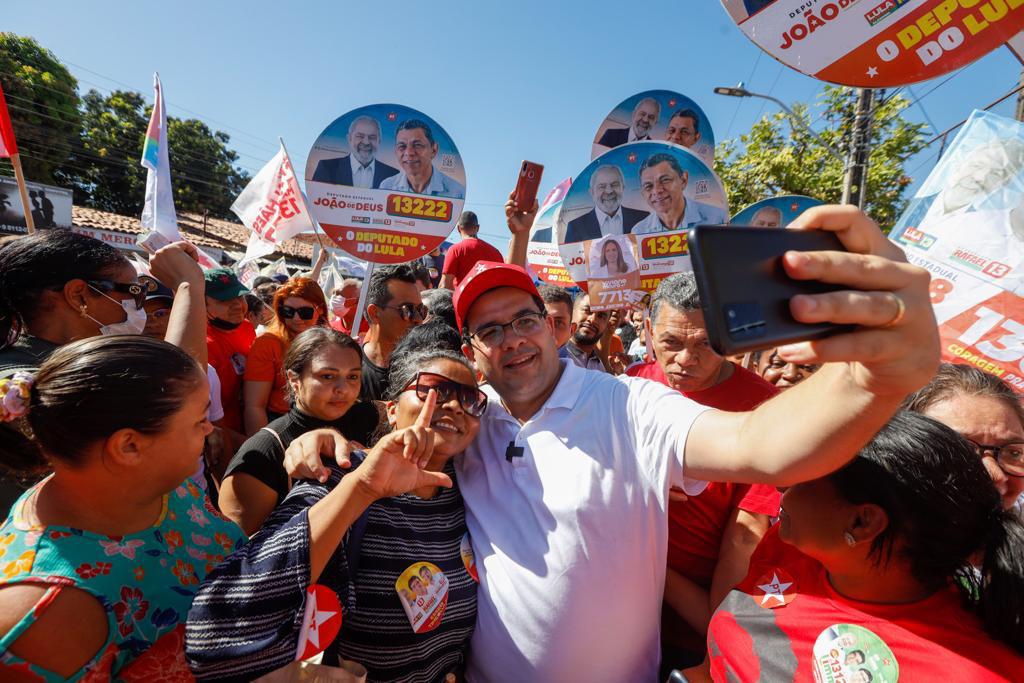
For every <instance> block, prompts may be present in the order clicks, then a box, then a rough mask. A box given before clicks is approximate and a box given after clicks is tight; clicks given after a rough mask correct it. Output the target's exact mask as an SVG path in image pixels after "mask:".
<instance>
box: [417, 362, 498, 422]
mask: <svg viewBox="0 0 1024 683" xmlns="http://www.w3.org/2000/svg"><path fill="white" fill-rule="evenodd" d="M413 389H415V390H416V396H417V398H419V399H420V400H421V401H426V400H427V394H429V393H430V390H431V389H433V390H434V391H436V392H437V405H442V404H444V403H447V402H448V401H450V400H452V396H455V397H457V398H458V399H459V405H460V406H462V409H463V410H464V411H466V414H467V415H470V416H472V417H480V416H481V415H483V414H484V411H485V410H487V394H485V393H484V392H482V391H480V390H479V389H477V388H476V387H475V386H473V385H472V384H462V383H461V382H456V381H455V380H453V379H448V378H447V377H445V376H444V375H438V374H436V373H433V372H418V373H416V379H415V380H414V381H412V382H411V383H410V384H409V386H407V387H406V388H405V389H402V391H403V392H405V391H412V390H413Z"/></svg>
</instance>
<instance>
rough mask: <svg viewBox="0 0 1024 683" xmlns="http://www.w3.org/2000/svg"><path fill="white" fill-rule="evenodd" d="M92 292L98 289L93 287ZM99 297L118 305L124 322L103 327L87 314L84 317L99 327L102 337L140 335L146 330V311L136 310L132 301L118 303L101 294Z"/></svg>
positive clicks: (143, 309)
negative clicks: (121, 309)
mask: <svg viewBox="0 0 1024 683" xmlns="http://www.w3.org/2000/svg"><path fill="white" fill-rule="evenodd" d="M93 289H94V290H96V291H97V292H99V290H98V289H96V288H95V287H93ZM99 293H100V296H104V297H106V298H108V299H110V300H111V301H113V302H114V303H115V304H120V305H121V308H123V309H124V314H125V318H124V322H119V323H112V324H110V325H104V324H102V323H101V322H100V321H99V320H97V319H96V318H94V317H92V316H91V315H89V314H88V313H87V314H86V317H87V318H89V320H91V321H93V322H94V323H96V324H97V325H99V326H100V334H101V335H103V336H108V335H114V334H142V330H144V329H146V309H145V308H137V307H136V306H135V300H134V299H125V300H124V301H118V300H117V299H115V298H113V297H110V296H107V295H106V294H104V293H103V292H99Z"/></svg>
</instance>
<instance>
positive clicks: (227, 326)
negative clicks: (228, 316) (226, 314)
mask: <svg viewBox="0 0 1024 683" xmlns="http://www.w3.org/2000/svg"><path fill="white" fill-rule="evenodd" d="M209 320H210V324H211V325H213V326H214V327H216V328H217V329H218V330H226V331H228V332H230V331H231V330H234V329H237V328H238V326H239V325H241V324H242V323H229V322H228V321H227V320H221V319H220V318H210V319H209Z"/></svg>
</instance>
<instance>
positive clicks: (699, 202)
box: [555, 142, 729, 308]
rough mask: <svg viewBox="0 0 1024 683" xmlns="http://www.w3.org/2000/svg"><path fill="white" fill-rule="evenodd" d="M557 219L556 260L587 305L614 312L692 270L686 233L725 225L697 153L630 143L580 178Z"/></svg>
mask: <svg viewBox="0 0 1024 683" xmlns="http://www.w3.org/2000/svg"><path fill="white" fill-rule="evenodd" d="M555 220H556V225H555V227H556V231H557V236H558V243H559V251H560V252H561V254H562V261H563V263H564V264H565V266H566V267H567V268H568V270H569V274H570V276H571V277H572V279H573V280H575V281H576V282H580V283H582V282H586V283H587V286H588V288H589V289H590V291H591V306H592V307H595V306H596V307H599V308H617V307H620V306H625V305H630V304H632V303H635V301H636V300H637V299H638V298H639V297H642V294H643V292H650V291H653V290H654V289H655V288H656V287H657V285H658V283H659V282H661V280H662V279H664V278H665V277H667V276H669V275H672V274H673V273H678V272H682V271H688V270H690V256H689V250H688V248H687V243H686V237H687V229H689V228H692V227H693V226H695V225H705V224H722V223H727V222H728V221H729V209H728V202H727V199H726V195H725V189H724V188H723V187H722V183H721V182H720V181H719V179H718V177H717V176H716V175H715V174H714V172H713V171H712V170H711V169H710V168H709V167H708V166H707V165H706V164H705V163H704V162H703V161H701V159H700V158H698V157H697V156H696V155H695V154H693V153H691V152H690V151H689V150H687V149H686V148H684V147H680V146H678V145H672V144H668V143H665V142H635V143H631V144H626V145H623V146H621V147H616V148H614V149H612V150H610V151H608V152H606V153H605V154H603V155H601V156H600V157H598V158H597V159H595V160H594V161H592V162H591V163H590V164H589V165H588V166H587V167H586V168H585V169H584V170H583V171H582V172H581V173H579V175H578V176H577V177H576V180H575V181H574V182H573V184H572V187H570V188H569V192H568V193H567V194H566V196H565V199H564V200H563V202H562V207H561V209H560V210H559V212H558V215H557V217H556V219H555ZM595 291H596V294H595ZM599 299H600V300H599Z"/></svg>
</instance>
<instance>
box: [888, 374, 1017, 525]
mask: <svg viewBox="0 0 1024 683" xmlns="http://www.w3.org/2000/svg"><path fill="white" fill-rule="evenodd" d="M903 407H904V408H905V409H907V410H912V411H914V412H915V413H921V414H922V415H927V416H928V417H930V418H932V419H933V420H938V421H939V422H941V423H942V424H944V425H946V426H947V427H950V428H951V429H953V430H954V431H955V432H957V433H958V434H959V435H960V436H962V437H964V438H965V439H967V441H968V442H970V444H971V445H972V446H973V447H974V451H975V452H976V453H977V454H978V457H980V458H981V462H982V463H983V464H984V465H985V469H987V470H988V474H989V476H990V477H992V481H993V482H994V483H995V485H996V489H997V490H998V491H999V495H1000V496H1001V497H1002V500H1003V507H1004V508H1005V509H1007V510H1009V509H1011V508H1014V507H1016V508H1017V509H1018V510H1019V509H1020V504H1019V501H1020V499H1021V495H1022V494H1024V405H1021V397H1020V396H1019V395H1017V393H1016V392H1015V391H1014V390H1013V389H1012V388H1011V387H1010V385H1009V384H1007V383H1006V382H1004V381H1003V380H1001V379H999V378H998V377H996V376H995V375H990V374H989V373H987V372H985V371H984V370H979V369H978V368H976V367H973V366H971V365H962V364H959V363H943V364H941V365H940V366H939V371H938V372H937V373H935V377H934V378H933V379H932V381H931V382H929V383H928V384H927V385H926V386H924V387H922V388H921V389H918V390H917V391H916V392H914V393H913V394H911V395H910V396H908V397H907V400H906V401H904V403H903Z"/></svg>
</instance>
